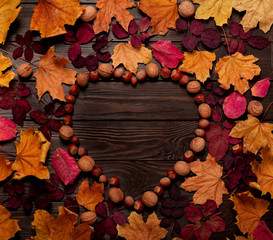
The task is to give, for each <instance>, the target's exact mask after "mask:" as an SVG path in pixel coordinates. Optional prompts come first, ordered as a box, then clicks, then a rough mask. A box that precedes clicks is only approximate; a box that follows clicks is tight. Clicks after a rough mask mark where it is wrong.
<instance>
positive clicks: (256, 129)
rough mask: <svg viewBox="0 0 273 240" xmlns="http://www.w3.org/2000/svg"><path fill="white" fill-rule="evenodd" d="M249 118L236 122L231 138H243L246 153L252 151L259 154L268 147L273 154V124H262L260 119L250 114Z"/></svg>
mask: <svg viewBox="0 0 273 240" xmlns="http://www.w3.org/2000/svg"><path fill="white" fill-rule="evenodd" d="M247 117H248V119H247V120H245V121H236V125H235V126H234V127H233V128H232V130H231V132H230V134H229V136H231V137H235V138H243V148H244V152H247V151H250V152H253V153H254V154H257V152H258V151H259V150H260V148H264V147H266V146H268V147H269V148H270V151H271V152H273V134H272V131H273V124H272V123H261V122H260V121H259V119H258V118H255V117H253V116H252V115H250V114H248V115H247Z"/></svg>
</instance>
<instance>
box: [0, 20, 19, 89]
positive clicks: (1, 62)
mask: <svg viewBox="0 0 273 240" xmlns="http://www.w3.org/2000/svg"><path fill="white" fill-rule="evenodd" d="M0 16H1V15H0ZM0 18H1V17H0ZM11 66H12V62H11V60H10V59H9V58H8V57H4V56H3V54H2V53H0V87H7V88H8V87H9V82H10V81H11V80H12V79H13V78H14V77H15V76H16V74H15V73H14V72H12V71H10V70H8V71H6V72H5V73H2V72H3V71H5V70H6V69H7V68H9V67H11Z"/></svg>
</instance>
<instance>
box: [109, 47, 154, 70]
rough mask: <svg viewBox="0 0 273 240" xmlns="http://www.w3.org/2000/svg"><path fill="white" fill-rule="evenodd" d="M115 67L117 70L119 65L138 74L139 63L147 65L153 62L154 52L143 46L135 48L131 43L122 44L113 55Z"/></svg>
mask: <svg viewBox="0 0 273 240" xmlns="http://www.w3.org/2000/svg"><path fill="white" fill-rule="evenodd" d="M111 58H112V60H113V66H114V68H116V67H117V66H118V65H119V64H123V66H124V67H125V68H126V69H128V70H129V71H131V72H132V73H135V74H136V72H137V68H138V63H144V64H147V63H149V62H150V61H152V58H153V57H152V51H151V50H150V49H148V48H146V47H145V46H144V44H142V45H141V46H140V47H133V46H132V44H131V43H130V42H128V43H120V44H118V45H116V46H115V48H114V54H113V55H112V57H111Z"/></svg>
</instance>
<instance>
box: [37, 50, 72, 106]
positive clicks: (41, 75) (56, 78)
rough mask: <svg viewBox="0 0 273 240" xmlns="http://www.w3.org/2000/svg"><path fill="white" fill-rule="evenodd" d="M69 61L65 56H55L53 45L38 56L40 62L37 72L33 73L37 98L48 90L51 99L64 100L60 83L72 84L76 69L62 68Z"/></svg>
mask: <svg viewBox="0 0 273 240" xmlns="http://www.w3.org/2000/svg"><path fill="white" fill-rule="evenodd" d="M68 64H69V61H68V60H67V59H65V58H56V57H55V52H54V46H52V47H51V48H50V49H49V50H48V52H47V53H46V55H45V56H42V57H40V64H39V67H38V70H37V72H36V73H35V74H34V77H36V79H37V80H36V88H37V94H38V98H39V99H41V97H42V96H43V95H44V93H46V92H49V94H50V95H51V97H52V98H53V99H59V100H61V101H65V93H64V90H63V88H62V83H65V84H70V85H71V84H74V83H75V80H76V78H75V76H76V74H77V72H76V71H74V70H72V69H67V68H64V66H65V65H68Z"/></svg>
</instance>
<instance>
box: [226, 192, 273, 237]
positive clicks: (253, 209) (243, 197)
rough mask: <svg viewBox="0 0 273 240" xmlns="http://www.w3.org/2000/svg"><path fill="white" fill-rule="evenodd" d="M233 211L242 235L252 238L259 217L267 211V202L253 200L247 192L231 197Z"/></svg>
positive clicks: (257, 199)
mask: <svg viewBox="0 0 273 240" xmlns="http://www.w3.org/2000/svg"><path fill="white" fill-rule="evenodd" d="M230 199H231V201H233V202H234V210H236V211H237V214H238V215H237V216H236V219H237V223H236V224H237V225H238V227H239V229H240V230H241V232H242V233H243V234H246V233H248V239H253V238H252V233H253V230H254V229H255V228H256V227H257V226H258V224H259V222H260V219H261V217H262V216H263V215H264V214H265V213H266V212H267V211H268V210H267V208H268V206H269V202H268V201H266V200H263V199H259V198H255V197H254V196H253V195H252V194H251V193H250V192H249V191H247V192H243V193H238V194H235V195H233V196H231V198H230Z"/></svg>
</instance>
